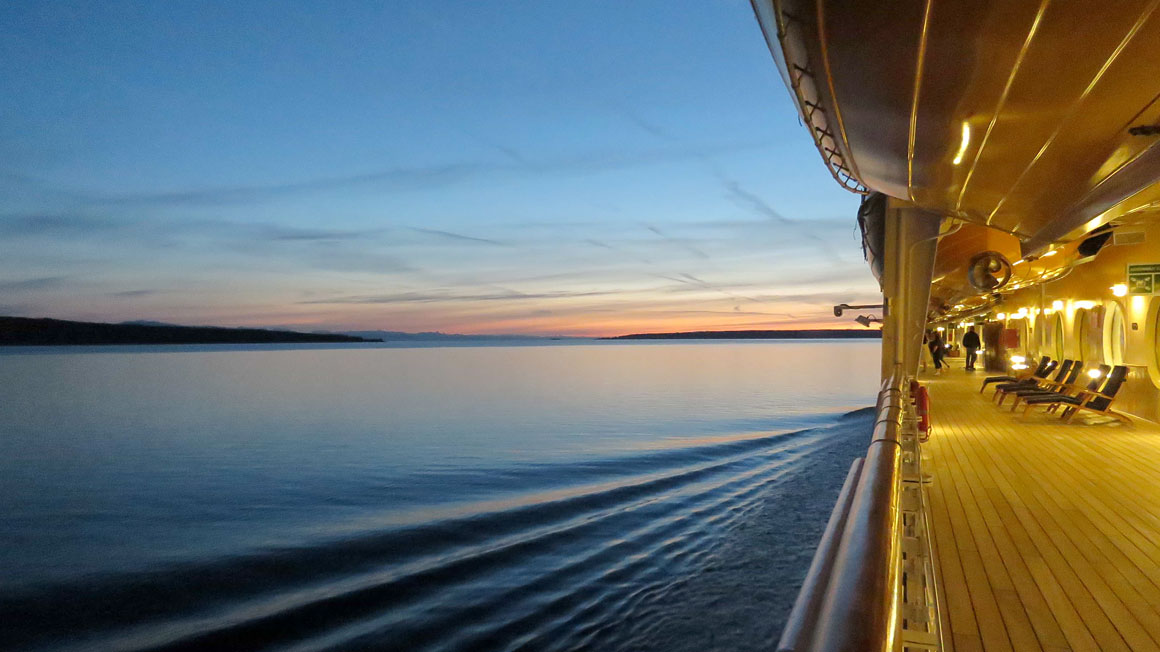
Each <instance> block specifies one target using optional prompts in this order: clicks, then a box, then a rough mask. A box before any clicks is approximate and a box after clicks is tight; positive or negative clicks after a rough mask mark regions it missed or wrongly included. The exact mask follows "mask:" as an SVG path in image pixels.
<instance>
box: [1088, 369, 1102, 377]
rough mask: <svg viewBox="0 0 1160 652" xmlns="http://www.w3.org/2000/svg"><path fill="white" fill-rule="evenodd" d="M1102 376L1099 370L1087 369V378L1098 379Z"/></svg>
mask: <svg viewBox="0 0 1160 652" xmlns="http://www.w3.org/2000/svg"><path fill="white" fill-rule="evenodd" d="M1102 375H1104V374H1103V372H1101V371H1100V370H1099V369H1088V378H1099V377H1100V376H1102Z"/></svg>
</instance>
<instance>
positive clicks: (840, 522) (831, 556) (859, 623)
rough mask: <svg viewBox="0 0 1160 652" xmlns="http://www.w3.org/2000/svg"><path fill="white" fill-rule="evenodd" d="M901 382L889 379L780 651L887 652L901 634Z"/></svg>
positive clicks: (780, 645)
mask: <svg viewBox="0 0 1160 652" xmlns="http://www.w3.org/2000/svg"><path fill="white" fill-rule="evenodd" d="M902 415H903V395H902V385H901V377H900V376H894V377H891V378H888V379H887V380H886V381H884V382H883V386H882V391H880V392H879V394H878V404H877V407H876V409H875V420H874V431H873V434H872V435H871V441H870V447H869V448H868V449H867V451H866V457H865V458H864V459H859V460H857V461H855V463H854V465H853V466H852V467H851V469H850V472H849V474H848V475H847V477H846V484H845V485H843V487H842V493H841V494H839V497H838V503H837V505H835V506H834V511H833V512H832V513H831V515H830V521H829V523H828V524H827V526H826V531H825V533H824V534H823V536H822V543H821V544H820V545H819V546H818V550H817V552H815V553H814V559H813V562H812V563H811V564H810V570H809V572H808V573H807V575H806V580H805V583H804V584H803V585H802V588H801V591H800V592H799V594H798V598H797V601H796V602H795V603H794V607H793V611H791V612H790V617H789V621H788V623H787V625H786V628H785V630H783V632H782V637H781V640H780V641H779V642H778V646H777V649H778V652H806V651H815V652H816V651H822V650H825V651H827V652H831V651H842V652H845V651H851V652H852V651H855V650H857V651H886V650H891V649H893V646H894V638H895V634H896V632H897V631H898V626H897V625H898V617H899V614H898V600H897V597H898V596H897V593H898V590H899V581H898V573H899V563H898V561H899V557H900V545H901V544H900V541H901V535H900V529H901V526H900V522H901V520H900V515H901V507H900V503H901V495H902V471H901V468H902V465H901V458H902V452H901V449H902V447H901V444H900V435H899V432H900V429H901V426H902Z"/></svg>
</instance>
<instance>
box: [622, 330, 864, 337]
mask: <svg viewBox="0 0 1160 652" xmlns="http://www.w3.org/2000/svg"><path fill="white" fill-rule="evenodd" d="M600 339H602V340H815V339H836V340H879V339H882V331H880V330H877V329H858V330H856V329H852V328H850V329H840V330H826V329H822V328H816V329H805V330H777V331H685V332H680V333H633V334H632V335H617V336H615V337H602V338H600Z"/></svg>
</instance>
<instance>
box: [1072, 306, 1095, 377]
mask: <svg viewBox="0 0 1160 652" xmlns="http://www.w3.org/2000/svg"><path fill="white" fill-rule="evenodd" d="M1089 330H1090V329H1089V328H1088V311H1086V310H1084V309H1082V308H1081V309H1079V310H1076V311H1075V354H1076V355H1078V356H1079V357H1080V359H1082V360H1083V361H1084V362H1087V363H1088V364H1094V363H1095V360H1093V359H1092V357H1091V356H1090V355H1088V345H1087V341H1088V331H1089Z"/></svg>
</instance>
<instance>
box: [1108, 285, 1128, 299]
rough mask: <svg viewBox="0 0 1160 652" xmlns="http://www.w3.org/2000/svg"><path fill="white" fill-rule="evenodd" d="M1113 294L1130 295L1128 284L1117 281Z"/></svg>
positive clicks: (1119, 295)
mask: <svg viewBox="0 0 1160 652" xmlns="http://www.w3.org/2000/svg"><path fill="white" fill-rule="evenodd" d="M1112 294H1113V295H1115V296H1117V297H1123V296H1127V295H1128V286H1127V285H1125V284H1123V283H1116V284H1115V285H1113V286H1112Z"/></svg>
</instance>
